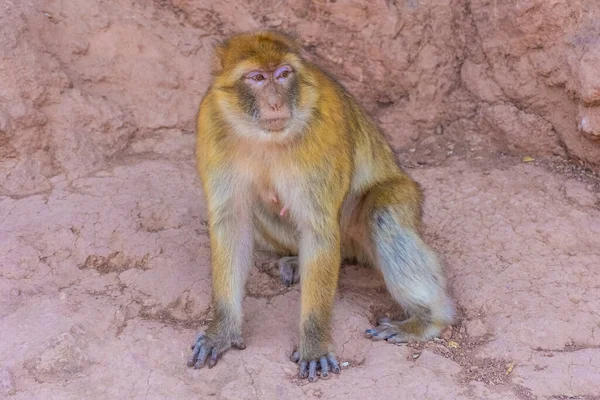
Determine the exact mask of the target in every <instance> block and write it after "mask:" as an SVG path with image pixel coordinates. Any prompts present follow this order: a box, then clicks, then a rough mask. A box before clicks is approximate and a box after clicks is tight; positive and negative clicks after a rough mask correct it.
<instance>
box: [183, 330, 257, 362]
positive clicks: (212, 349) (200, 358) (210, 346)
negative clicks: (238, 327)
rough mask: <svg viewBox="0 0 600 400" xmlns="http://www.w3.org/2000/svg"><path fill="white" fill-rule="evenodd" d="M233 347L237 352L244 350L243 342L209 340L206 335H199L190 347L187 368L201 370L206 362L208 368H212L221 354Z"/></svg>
mask: <svg viewBox="0 0 600 400" xmlns="http://www.w3.org/2000/svg"><path fill="white" fill-rule="evenodd" d="M231 347H234V348H236V349H239V350H243V349H245V348H246V345H245V344H244V342H243V341H242V340H241V339H239V340H224V339H210V338H209V337H208V336H206V334H204V333H201V334H199V335H198V337H197V338H196V341H195V342H194V344H193V345H192V350H193V352H192V356H191V357H190V359H189V360H188V362H187V366H188V367H191V366H193V367H194V369H199V368H202V367H204V366H205V365H206V363H207V361H208V368H209V369H210V368H212V367H214V366H215V365H217V362H218V361H219V358H220V357H221V355H222V354H223V353H225V352H226V351H227V350H229V349H230V348H231Z"/></svg>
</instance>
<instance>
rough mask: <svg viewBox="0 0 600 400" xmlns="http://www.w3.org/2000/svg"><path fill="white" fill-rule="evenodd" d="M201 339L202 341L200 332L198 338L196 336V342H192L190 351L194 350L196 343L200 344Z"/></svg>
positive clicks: (202, 334)
mask: <svg viewBox="0 0 600 400" xmlns="http://www.w3.org/2000/svg"><path fill="white" fill-rule="evenodd" d="M202 339H204V332H200V333H199V334H198V336H196V340H194V343H192V350H194V349H195V348H196V344H197V343H198V342H200V341H201V340H202Z"/></svg>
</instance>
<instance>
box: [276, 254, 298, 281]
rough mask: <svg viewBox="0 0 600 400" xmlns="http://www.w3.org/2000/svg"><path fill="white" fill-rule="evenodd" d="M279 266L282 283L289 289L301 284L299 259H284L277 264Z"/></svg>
mask: <svg viewBox="0 0 600 400" xmlns="http://www.w3.org/2000/svg"><path fill="white" fill-rule="evenodd" d="M277 264H279V273H280V274H281V281H282V282H283V284H284V285H285V286H287V287H290V286H292V285H294V284H295V283H298V282H300V264H299V263H298V257H296V256H294V257H282V258H280V259H279V261H278V262H277Z"/></svg>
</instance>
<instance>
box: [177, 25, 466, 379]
mask: <svg viewBox="0 0 600 400" xmlns="http://www.w3.org/2000/svg"><path fill="white" fill-rule="evenodd" d="M301 50H302V48H301V45H300V41H299V39H297V38H296V37H293V36H291V35H289V34H285V33H281V32H277V31H269V30H265V31H254V32H246V33H239V34H236V35H233V36H231V37H230V38H229V39H227V40H225V41H223V42H220V43H218V44H217V45H216V46H215V50H214V53H215V54H214V60H213V66H212V82H211V85H210V87H209V88H208V90H207V92H206V93H205V95H204V97H203V98H202V100H201V103H200V107H199V111H198V115H197V145H196V155H197V167H198V173H199V176H200V180H201V183H202V188H203V192H204V196H205V200H206V207H207V211H208V213H207V214H208V224H209V237H210V247H211V264H212V303H211V308H212V311H213V314H214V316H213V319H212V321H211V322H210V323H209V325H208V327H207V328H206V330H205V331H204V332H202V333H200V334H199V335H198V337H197V339H196V341H195V342H194V344H193V345H192V349H193V352H192V356H191V358H190V359H189V361H188V363H187V364H188V366H189V367H192V366H193V367H194V368H202V367H204V366H205V365H208V368H212V367H214V366H215V365H216V364H217V362H218V360H219V358H220V356H221V355H222V354H223V353H224V352H225V351H227V350H228V349H230V348H238V349H244V348H245V347H246V345H245V344H244V341H243V338H242V299H243V297H244V291H245V282H246V277H247V274H248V270H249V268H250V266H251V264H252V257H253V251H254V250H255V248H260V249H262V250H267V251H271V252H273V253H275V254H277V255H278V256H279V257H280V259H279V262H278V264H279V269H280V272H281V277H282V280H283V283H284V284H285V285H286V286H291V285H293V284H295V283H298V282H299V283H300V289H301V290H300V303H301V307H300V343H299V345H298V347H297V348H295V350H294V351H293V352H292V355H291V357H290V359H291V360H292V361H293V362H295V363H297V364H298V367H299V377H300V378H301V379H306V378H308V380H309V381H311V382H314V381H316V380H317V379H319V377H320V378H322V379H326V378H328V377H329V376H330V373H335V374H339V373H340V365H339V361H338V359H337V356H336V355H335V352H334V351H333V348H332V343H333V338H332V332H331V321H332V310H333V306H334V297H335V294H336V290H337V284H338V277H339V271H340V267H341V264H342V261H343V260H346V259H351V260H356V261H357V262H360V263H363V264H365V265H371V266H373V267H374V268H375V269H378V270H379V271H380V272H381V274H382V275H383V280H384V282H385V285H386V287H387V289H388V291H389V293H390V294H391V296H392V297H393V298H394V300H395V301H396V302H397V303H399V304H400V305H401V306H402V308H403V310H404V311H405V314H406V315H405V318H403V319H399V320H392V319H389V318H383V319H380V320H379V321H378V324H377V326H375V327H372V328H370V329H367V330H366V333H365V334H366V336H367V337H368V338H371V339H373V340H386V341H387V342H390V343H399V342H411V341H420V340H426V339H429V338H432V337H435V336H437V335H439V333H440V332H441V331H442V330H443V329H445V328H446V327H447V326H448V325H449V324H452V323H453V320H454V315H455V306H454V304H453V301H452V299H451V298H450V296H449V294H448V291H447V288H446V278H445V274H444V272H443V268H442V266H441V263H440V261H439V259H438V256H437V255H436V253H435V252H434V251H433V250H432V248H431V247H430V246H429V245H428V244H426V242H425V241H424V239H423V236H422V233H421V232H422V226H423V223H422V214H423V209H422V208H423V191H422V188H421V186H420V185H419V184H418V183H417V182H416V181H414V180H413V179H412V178H410V177H409V175H408V174H407V173H406V172H405V171H404V170H403V169H402V168H401V167H400V166H399V164H398V162H397V160H396V158H395V155H394V153H393V151H392V149H391V147H390V145H389V144H388V142H387V139H386V138H385V136H384V134H383V132H382V130H381V129H380V128H379V127H378V126H377V124H376V123H375V122H374V120H373V119H372V118H370V117H369V116H368V115H367V113H366V111H364V110H363V108H362V107H361V106H360V105H359V104H358V102H357V101H356V100H355V98H354V97H353V96H352V95H351V94H350V93H349V92H348V91H347V90H346V89H345V87H344V86H343V85H341V84H340V83H339V82H338V81H337V80H336V79H335V78H334V77H333V76H332V75H331V74H330V73H328V72H326V71H325V70H324V69H323V68H321V67H319V66H317V65H316V64H315V63H313V62H310V61H309V60H307V58H306V57H304V56H303V54H302V52H301Z"/></svg>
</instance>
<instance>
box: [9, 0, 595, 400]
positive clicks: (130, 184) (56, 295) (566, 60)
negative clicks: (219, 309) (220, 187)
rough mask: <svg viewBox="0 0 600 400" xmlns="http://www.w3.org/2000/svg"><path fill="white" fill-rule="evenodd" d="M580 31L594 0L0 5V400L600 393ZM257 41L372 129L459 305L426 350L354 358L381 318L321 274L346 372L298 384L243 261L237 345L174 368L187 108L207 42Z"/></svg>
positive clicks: (183, 305) (189, 278) (188, 309)
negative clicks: (331, 79)
mask: <svg viewBox="0 0 600 400" xmlns="http://www.w3.org/2000/svg"><path fill="white" fill-rule="evenodd" d="M598 21H600V6H599V4H598V2H597V1H596V0H573V1H569V2H565V1H558V0H552V1H550V0H507V1H502V2H497V1H491V0H402V1H400V0H395V1H393V0H392V1H372V2H366V1H364V0H318V1H304V0H293V1H286V2H283V1H279V0H256V1H252V2H247V1H242V0H231V1H227V2H209V1H203V0H197V1H196V0H194V1H188V0H153V1H141V2H140V1H136V0H114V1H104V0H83V1H77V2H74V1H62V0H4V1H3V2H2V3H1V4H0V398H8V399H11V400H12V399H15V400H16V399H27V400H29V399H61V400H62V399H82V398H96V399H124V398H130V399H207V398H218V399H229V398H232V399H236V400H240V399H246V398H249V399H288V398H313V397H316V398H326V399H329V398H344V399H354V398H356V399H363V398H366V399H371V398H392V399H397V398H401V399H402V398H406V399H411V398H424V399H456V398H465V399H480V398H486V399H487V398H490V399H494V398H496V399H513V398H515V399H534V398H539V399H556V400H558V399H567V398H575V399H587V400H591V399H600V312H599V311H598V310H600V194H599V193H600V180H599V178H598V177H597V176H596V175H594V174H593V173H592V172H590V171H596V172H599V171H600V161H599V160H600V142H599V141H598V137H600V80H599V79H598V77H599V76H600V24H599V23H598ZM261 27H262V28H266V27H268V28H277V29H281V30H285V31H295V32H297V33H298V34H299V36H300V37H301V40H302V44H303V48H304V53H305V56H306V57H307V58H310V59H312V60H314V61H315V62H318V63H319V64H321V65H323V66H325V67H326V68H328V69H329V70H330V71H332V72H333V73H334V74H335V75H336V76H337V77H339V78H340V80H341V81H342V82H343V83H344V84H345V85H346V86H347V87H348V88H349V90H350V91H351V92H352V93H354V94H355V95H357V97H358V98H359V99H360V102H361V104H363V105H364V107H365V108H366V109H367V110H368V111H369V113H370V114H371V115H373V116H374V118H375V119H376V120H377V121H378V122H379V124H381V126H382V127H383V128H384V129H385V131H386V133H387V135H388V137H389V139H390V142H391V143H392V145H393V147H394V149H395V150H396V152H397V154H398V157H399V160H400V162H401V163H402V165H403V166H405V167H406V168H407V170H408V171H409V173H410V174H411V175H412V176H414V177H415V178H416V179H417V180H418V181H419V182H421V183H422V185H423V187H424V188H425V190H426V195H427V200H426V205H425V212H426V222H427V225H428V227H427V239H428V241H429V242H430V243H431V245H432V246H433V247H434V248H435V249H436V250H437V251H438V252H439V253H440V254H441V256H442V259H443V260H444V264H445V268H446V271H447V274H448V277H449V286H450V289H451V292H452V294H453V297H454V298H455V299H456V302H457V304H458V306H459V309H460V314H459V320H458V321H457V323H456V325H455V326H454V327H453V328H452V329H451V330H447V331H446V332H445V333H444V334H443V335H442V338H441V339H439V340H437V341H432V342H428V343H422V344H415V345H410V346H406V345H403V346H396V345H392V344H387V343H374V342H372V341H370V340H369V339H366V338H364V336H363V334H364V330H365V329H366V328H369V327H370V326H371V325H372V324H373V323H374V322H375V320H376V318H377V317H379V316H382V315H386V314H388V315H389V314H392V313H393V312H395V311H397V309H396V307H394V305H393V304H392V301H391V299H390V298H389V297H388V296H387V294H386V291H385V288H384V286H383V283H382V281H381V279H380V277H379V276H378V275H377V274H376V273H375V272H374V271H371V270H368V269H366V268H363V267H361V266H356V265H348V266H344V268H343V271H342V274H341V280H340V288H339V292H338V297H337V302H336V308H335V315H334V335H335V349H336V351H337V353H338V355H339V356H340V359H341V361H342V362H343V372H342V374H341V375H340V376H333V377H332V378H330V379H329V380H328V381H318V382H317V383H314V384H307V383H306V382H300V381H298V380H297V379H296V373H297V369H296V368H297V367H296V366H295V365H294V364H293V363H291V362H290V361H288V356H289V354H290V352H291V350H292V347H293V346H294V345H295V344H296V343H297V340H298V314H299V312H298V311H299V288H298V287H294V288H291V289H287V288H285V287H284V286H283V285H282V284H281V283H280V281H279V277H278V274H277V270H276V268H275V266H274V264H273V261H274V260H273V259H271V258H269V257H268V256H267V255H264V254H259V255H257V259H256V268H254V269H253V271H252V274H251V276H250V280H249V282H248V287H247V297H246V299H245V302H244V307H245V313H246V322H245V332H244V333H245V340H246V344H247V345H248V347H247V349H246V350H244V351H229V352H228V353H226V354H225V356H224V357H223V359H222V360H221V361H220V362H219V364H218V365H217V367H216V368H214V369H211V370H200V371H195V370H192V369H189V368H187V367H186V366H185V363H186V361H187V359H188V356H189V354H190V349H189V346H190V345H191V343H192V342H193V340H194V338H195V336H196V333H197V331H198V330H200V329H201V328H202V327H203V326H205V324H206V322H207V321H208V320H209V319H210V318H211V313H210V308H209V297H210V268H209V267H210V266H209V253H210V249H209V246H208V240H207V233H206V216H205V214H204V213H205V211H204V206H203V201H202V193H201V191H200V189H199V184H198V178H197V176H196V172H195V163H194V155H193V149H194V145H195V138H194V133H193V130H194V122H193V121H194V114H195V112H196V109H197V105H198V102H199V101H200V98H201V96H202V94H203V92H204V91H205V89H206V87H207V85H208V83H209V75H208V71H209V64H210V54H211V48H212V45H213V44H214V43H215V41H216V40H219V39H222V38H223V37H225V36H227V35H229V34H231V33H233V32H237V31H240V30H249V29H255V28H261ZM566 160H569V161H570V163H568V162H567V161H566Z"/></svg>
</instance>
